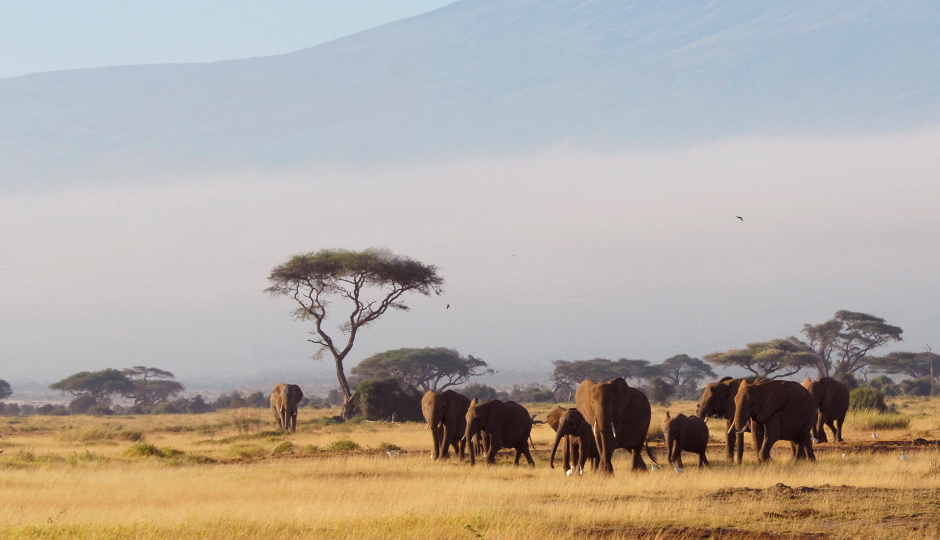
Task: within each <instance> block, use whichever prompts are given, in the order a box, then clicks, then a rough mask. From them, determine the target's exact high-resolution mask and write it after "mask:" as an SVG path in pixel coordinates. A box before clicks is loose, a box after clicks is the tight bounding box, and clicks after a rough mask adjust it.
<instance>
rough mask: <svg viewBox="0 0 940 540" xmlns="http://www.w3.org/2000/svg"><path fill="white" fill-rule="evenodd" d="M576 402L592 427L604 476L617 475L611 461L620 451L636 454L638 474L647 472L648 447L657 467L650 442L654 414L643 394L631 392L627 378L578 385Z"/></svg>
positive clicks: (586, 381) (587, 381) (634, 458)
mask: <svg viewBox="0 0 940 540" xmlns="http://www.w3.org/2000/svg"><path fill="white" fill-rule="evenodd" d="M574 399H575V405H577V409H578V411H579V412H580V413H581V414H582V415H584V419H585V420H587V422H588V424H590V426H591V431H592V432H593V434H594V441H595V443H596V444H597V451H598V454H599V455H600V465H599V469H600V471H601V472H602V473H605V474H613V472H614V467H613V465H612V463H611V457H612V456H613V454H614V450H616V449H617V448H624V449H626V450H629V451H630V452H631V453H632V454H633V470H634V471H645V470H646V463H644V462H643V455H642V451H643V447H644V446H645V447H646V455H648V456H649V458H650V460H652V461H653V463H656V458H654V457H653V454H652V453H651V452H650V449H649V443H647V441H646V433H647V431H649V427H650V415H651V414H652V413H651V409H650V402H649V400H648V399H647V398H646V396H645V395H644V394H643V392H640V391H639V390H637V389H636V388H631V387H630V385H628V384H627V381H625V380H624V379H623V377H617V378H616V379H614V380H612V381H610V382H605V383H596V382H594V381H592V380H589V379H587V380H584V381H582V382H581V384H580V385H578V390H577V392H576V393H575V398H574Z"/></svg>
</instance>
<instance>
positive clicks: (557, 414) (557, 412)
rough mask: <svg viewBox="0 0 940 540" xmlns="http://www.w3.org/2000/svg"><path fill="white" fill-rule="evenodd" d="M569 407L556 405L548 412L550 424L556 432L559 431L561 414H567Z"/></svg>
mask: <svg viewBox="0 0 940 540" xmlns="http://www.w3.org/2000/svg"><path fill="white" fill-rule="evenodd" d="M567 410H568V409H565V408H564V407H560V406H559V407H555V408H554V409H552V410H551V411H550V412H549V413H548V421H547V423H548V425H549V426H551V428H552V430H554V431H555V432H556V433H557V432H558V422H559V420H561V415H563V414H565V412H566V411H567Z"/></svg>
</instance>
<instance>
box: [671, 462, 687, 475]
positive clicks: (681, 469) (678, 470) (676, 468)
mask: <svg viewBox="0 0 940 540" xmlns="http://www.w3.org/2000/svg"><path fill="white" fill-rule="evenodd" d="M672 467H673V468H674V469H675V470H676V472H677V473H679V474H682V471H683V470H685V469H683V468H682V467H680V466H678V465H676V464H675V463H673V464H672Z"/></svg>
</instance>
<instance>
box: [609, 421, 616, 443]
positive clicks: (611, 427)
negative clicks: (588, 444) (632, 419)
mask: <svg viewBox="0 0 940 540" xmlns="http://www.w3.org/2000/svg"><path fill="white" fill-rule="evenodd" d="M610 431H611V432H612V433H613V434H614V438H615V439H616V438H617V428H615V427H614V423H613V422H611V423H610Z"/></svg>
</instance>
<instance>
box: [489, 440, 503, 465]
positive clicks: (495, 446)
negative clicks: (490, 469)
mask: <svg viewBox="0 0 940 540" xmlns="http://www.w3.org/2000/svg"><path fill="white" fill-rule="evenodd" d="M486 441H487V447H486V462H487V463H490V464H495V463H496V453H497V452H499V449H500V448H502V447H503V437H502V435H489V436H487V438H486Z"/></svg>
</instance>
